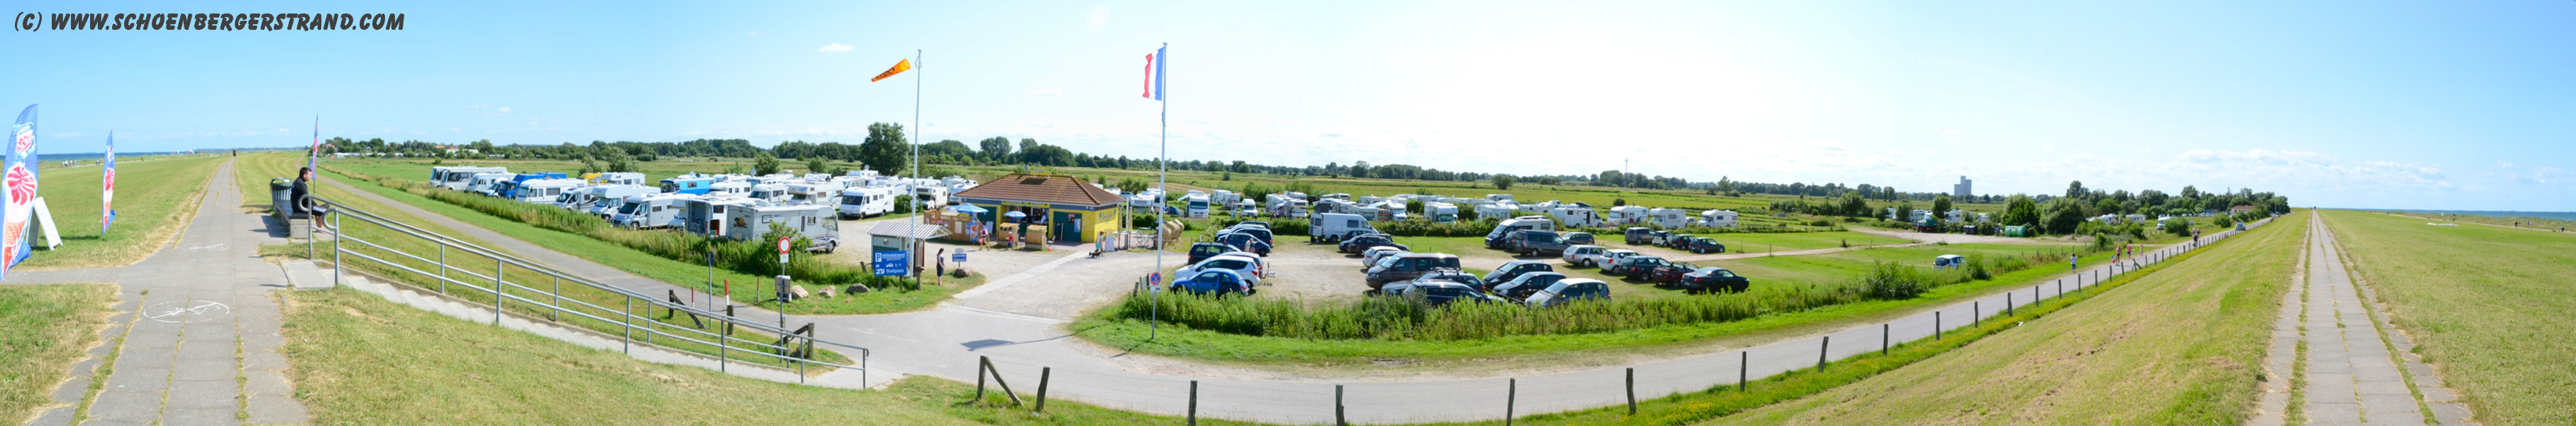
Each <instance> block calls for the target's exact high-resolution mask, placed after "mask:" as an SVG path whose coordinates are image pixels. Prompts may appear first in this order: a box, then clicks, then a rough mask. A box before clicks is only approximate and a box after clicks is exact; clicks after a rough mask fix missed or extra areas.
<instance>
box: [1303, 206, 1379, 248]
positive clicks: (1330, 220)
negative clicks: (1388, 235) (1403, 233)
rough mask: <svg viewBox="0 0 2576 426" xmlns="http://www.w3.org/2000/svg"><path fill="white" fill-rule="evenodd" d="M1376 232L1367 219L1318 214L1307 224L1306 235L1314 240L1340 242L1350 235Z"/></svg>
mask: <svg viewBox="0 0 2576 426" xmlns="http://www.w3.org/2000/svg"><path fill="white" fill-rule="evenodd" d="M1370 232H1377V228H1376V227H1371V226H1369V221H1368V218H1366V217H1361V216H1360V215H1356V214H1349V213H1318V214H1315V218H1314V219H1312V220H1311V221H1310V222H1308V223H1307V226H1306V233H1307V234H1308V235H1309V236H1312V237H1314V238H1315V239H1319V240H1324V241H1341V240H1342V239H1343V238H1350V236H1352V235H1357V234H1364V233H1370Z"/></svg>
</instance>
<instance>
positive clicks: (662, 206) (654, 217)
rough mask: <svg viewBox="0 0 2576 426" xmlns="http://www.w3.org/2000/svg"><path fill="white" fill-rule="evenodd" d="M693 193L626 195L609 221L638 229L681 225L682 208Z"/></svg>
mask: <svg viewBox="0 0 2576 426" xmlns="http://www.w3.org/2000/svg"><path fill="white" fill-rule="evenodd" d="M690 197H693V196H692V195H688V194H653V195H639V196H633V197H626V199H625V201H624V202H622V203H618V205H617V210H615V211H613V212H612V213H614V215H611V216H609V218H608V223H611V224H615V225H617V226H623V227H628V228H637V229H651V228H668V227H674V226H680V209H681V208H682V207H684V205H683V204H684V203H683V202H684V201H687V200H688V199H689V198H690Z"/></svg>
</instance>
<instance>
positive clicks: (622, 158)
mask: <svg viewBox="0 0 2576 426" xmlns="http://www.w3.org/2000/svg"><path fill="white" fill-rule="evenodd" d="M606 151H607V152H608V171H610V172H618V173H625V172H633V171H635V156H632V155H626V150H623V149H617V148H609V149H607V150H606Z"/></svg>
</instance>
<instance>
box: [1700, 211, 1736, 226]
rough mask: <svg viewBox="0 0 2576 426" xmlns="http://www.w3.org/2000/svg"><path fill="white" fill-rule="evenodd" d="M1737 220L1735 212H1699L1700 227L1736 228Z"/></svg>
mask: <svg viewBox="0 0 2576 426" xmlns="http://www.w3.org/2000/svg"><path fill="white" fill-rule="evenodd" d="M1735 219H1736V214H1735V211H1734V210H1709V211H1703V212H1699V225H1700V226H1735Z"/></svg>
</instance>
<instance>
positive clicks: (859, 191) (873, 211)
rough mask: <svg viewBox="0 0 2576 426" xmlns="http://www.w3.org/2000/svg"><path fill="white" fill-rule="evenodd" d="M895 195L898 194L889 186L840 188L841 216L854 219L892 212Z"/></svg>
mask: <svg viewBox="0 0 2576 426" xmlns="http://www.w3.org/2000/svg"><path fill="white" fill-rule="evenodd" d="M895 195H900V194H899V193H897V192H896V190H895V188H894V187H890V186H872V187H866V188H850V189H844V190H841V208H840V215H841V218H842V219H856V218H864V217H876V216H878V215H883V214H886V213H893V212H894V196H895Z"/></svg>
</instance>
